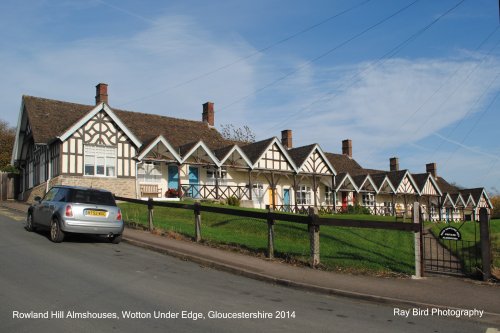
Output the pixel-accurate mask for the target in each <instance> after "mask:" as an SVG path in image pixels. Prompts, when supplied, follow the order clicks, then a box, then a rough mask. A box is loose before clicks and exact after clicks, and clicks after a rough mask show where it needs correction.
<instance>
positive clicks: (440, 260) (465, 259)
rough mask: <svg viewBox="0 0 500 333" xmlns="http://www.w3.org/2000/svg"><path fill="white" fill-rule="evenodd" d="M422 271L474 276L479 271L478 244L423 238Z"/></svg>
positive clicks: (428, 235) (425, 236)
mask: <svg viewBox="0 0 500 333" xmlns="http://www.w3.org/2000/svg"><path fill="white" fill-rule="evenodd" d="M422 245H423V248H424V251H423V254H424V263H423V264H424V270H425V271H426V272H427V273H441V274H452V275H474V274H475V273H477V272H478V271H479V270H480V269H481V249H480V244H479V242H476V241H469V240H447V239H441V240H440V239H437V238H436V237H434V236H433V235H431V234H425V235H424V236H423V244H422Z"/></svg>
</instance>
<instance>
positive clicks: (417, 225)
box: [115, 197, 422, 277]
mask: <svg viewBox="0 0 500 333" xmlns="http://www.w3.org/2000/svg"><path fill="white" fill-rule="evenodd" d="M115 199H116V200H119V201H125V202H131V203H136V204H141V205H147V206H148V211H149V212H148V223H149V228H150V229H153V225H154V223H153V209H154V206H158V207H169V208H178V209H190V210H193V212H194V217H195V223H194V224H195V226H194V227H195V240H196V241H197V242H199V241H201V239H202V237H201V233H202V227H201V220H202V214H201V212H210V213H218V214H226V215H232V216H239V217H249V218H255V219H262V220H266V221H267V225H268V249H267V257H268V258H273V257H274V224H275V222H276V221H285V222H292V223H300V224H306V225H307V226H308V231H309V239H310V265H311V266H312V267H316V266H317V265H318V264H319V263H320V256H319V231H320V226H336V227H355V228H372V229H385V230H399V231H407V232H414V233H415V242H417V240H420V239H421V231H422V221H421V219H420V214H414V217H413V221H412V222H413V223H404V222H382V221H363V220H350V219H338V218H334V217H320V216H319V215H318V209H317V208H314V207H311V208H310V209H309V214H308V215H297V214H287V213H279V212H276V211H273V210H272V209H271V208H268V209H267V211H257V210H255V211H252V210H242V209H237V208H230V207H214V206H204V205H202V204H200V203H198V202H196V203H194V204H182V203H174V202H164V201H153V200H152V199H149V200H148V201H145V200H138V199H130V198H124V197H115ZM415 205H416V206H415V207H417V209H418V203H415ZM417 211H418V210H417ZM419 242H420V241H419ZM415 249H416V253H415V259H416V261H415V271H416V272H417V274H416V276H417V277H420V272H421V261H420V260H421V258H422V253H421V246H420V243H419V244H415ZM417 251H418V253H417ZM417 266H418V267H417Z"/></svg>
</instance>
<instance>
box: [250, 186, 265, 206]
mask: <svg viewBox="0 0 500 333" xmlns="http://www.w3.org/2000/svg"><path fill="white" fill-rule="evenodd" d="M263 198H264V185H263V184H262V183H254V184H252V201H259V202H260V201H261V200H262V199H263Z"/></svg>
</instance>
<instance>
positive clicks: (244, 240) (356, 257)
mask: <svg viewBox="0 0 500 333" xmlns="http://www.w3.org/2000/svg"><path fill="white" fill-rule="evenodd" d="M119 206H120V207H121V209H122V213H123V218H124V219H125V221H127V222H128V223H136V224H138V225H141V226H147V208H146V206H145V205H139V204H133V203H120V204H119ZM335 216H336V217H337V216H338V217H341V216H342V217H344V216H343V215H335ZM344 218H349V219H365V220H378V221H394V218H391V217H374V216H370V215H345V217H344ZM154 225H155V228H157V229H159V230H163V231H164V232H165V233H166V234H170V235H175V234H178V235H181V236H182V237H189V238H193V237H194V214H193V211H191V210H187V209H178V208H167V207H155V208H154ZM274 230H275V257H276V258H281V259H282V260H284V261H287V262H290V263H294V264H299V265H303V264H307V263H308V260H309V234H308V231H307V225H302V224H298V223H291V222H285V221H276V224H275V227H274ZM201 234H202V239H203V241H204V242H206V243H208V244H210V245H213V246H223V247H229V248H232V249H237V250H239V251H245V252H251V253H253V254H257V255H260V256H264V255H265V253H266V251H267V222H266V221H265V220H262V219H253V218H246V217H237V216H230V215H224V214H217V213H208V212H202V228H201ZM320 255H321V264H322V267H323V268H324V269H327V270H341V271H349V272H353V273H370V274H373V273H374V274H382V275H387V274H405V275H410V274H413V273H414V248H413V234H412V233H411V232H403V231H392V230H375V229H361V228H345V227H329V226H322V227H321V229H320Z"/></svg>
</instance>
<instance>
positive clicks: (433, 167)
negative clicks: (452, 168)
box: [425, 163, 437, 179]
mask: <svg viewBox="0 0 500 333" xmlns="http://www.w3.org/2000/svg"><path fill="white" fill-rule="evenodd" d="M425 171H426V172H427V173H430V174H431V176H432V177H434V179H436V178H437V164H436V163H427V164H426V165H425Z"/></svg>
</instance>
